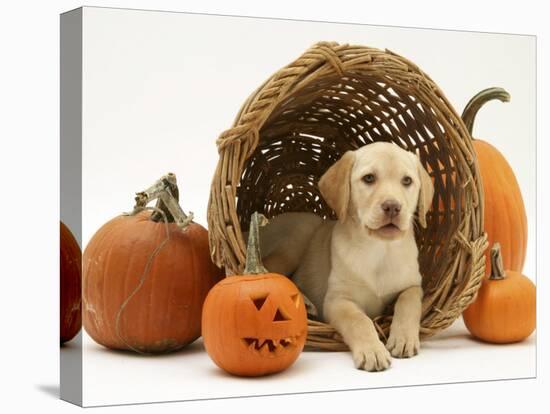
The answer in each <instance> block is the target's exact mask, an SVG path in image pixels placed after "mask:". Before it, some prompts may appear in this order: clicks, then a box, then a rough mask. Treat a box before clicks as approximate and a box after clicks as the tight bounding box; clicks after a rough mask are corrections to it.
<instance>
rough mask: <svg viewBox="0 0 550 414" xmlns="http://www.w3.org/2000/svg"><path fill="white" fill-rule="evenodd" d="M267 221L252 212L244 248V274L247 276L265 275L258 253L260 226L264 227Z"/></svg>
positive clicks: (259, 252)
mask: <svg viewBox="0 0 550 414" xmlns="http://www.w3.org/2000/svg"><path fill="white" fill-rule="evenodd" d="M266 224H267V219H266V218H265V216H264V215H263V214H258V212H257V211H256V212H254V213H253V214H252V217H251V218H250V229H249V231H248V244H247V247H246V265H245V268H244V273H245V274H247V275H259V274H262V273H267V269H266V268H265V267H264V265H263V263H262V254H261V251H260V229H259V228H260V226H265V225H266Z"/></svg>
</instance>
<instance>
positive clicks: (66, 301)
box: [59, 221, 82, 344]
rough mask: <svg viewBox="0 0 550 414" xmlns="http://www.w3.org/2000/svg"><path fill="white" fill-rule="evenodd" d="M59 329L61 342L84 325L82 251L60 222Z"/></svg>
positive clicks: (68, 339) (68, 338)
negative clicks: (82, 309)
mask: <svg viewBox="0 0 550 414" xmlns="http://www.w3.org/2000/svg"><path fill="white" fill-rule="evenodd" d="M59 250H60V254H59V279H60V283H59V285H60V295H59V299H60V300H59V308H60V309H59V331H60V337H61V338H60V339H61V343H62V344H63V343H65V342H67V341H70V340H71V339H73V338H74V337H75V336H76V334H77V333H78V332H79V331H80V328H81V327H82V316H81V315H82V313H81V302H82V251H81V250H80V246H79V245H78V242H77V241H76V239H75V238H74V236H73V234H72V233H71V231H70V230H69V229H68V227H67V226H65V224H64V223H63V222H61V221H60V222H59Z"/></svg>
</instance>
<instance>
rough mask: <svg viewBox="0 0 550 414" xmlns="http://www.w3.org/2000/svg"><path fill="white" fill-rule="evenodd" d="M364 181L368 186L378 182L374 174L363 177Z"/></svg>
mask: <svg viewBox="0 0 550 414" xmlns="http://www.w3.org/2000/svg"><path fill="white" fill-rule="evenodd" d="M363 181H364V182H366V183H367V184H373V183H374V182H375V181H376V177H375V176H374V174H367V175H365V176H364V177H363Z"/></svg>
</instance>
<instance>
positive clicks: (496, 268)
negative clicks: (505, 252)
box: [489, 242, 506, 280]
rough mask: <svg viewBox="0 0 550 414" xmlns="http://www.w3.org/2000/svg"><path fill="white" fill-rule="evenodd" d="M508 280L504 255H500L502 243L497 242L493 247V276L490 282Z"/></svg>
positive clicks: (490, 277)
mask: <svg viewBox="0 0 550 414" xmlns="http://www.w3.org/2000/svg"><path fill="white" fill-rule="evenodd" d="M505 278H506V272H505V271H504V263H503V262H502V254H501V253H500V243H498V242H496V243H495V244H493V247H491V275H490V276H489V279H490V280H502V279H505Z"/></svg>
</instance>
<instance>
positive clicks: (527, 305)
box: [462, 243, 536, 344]
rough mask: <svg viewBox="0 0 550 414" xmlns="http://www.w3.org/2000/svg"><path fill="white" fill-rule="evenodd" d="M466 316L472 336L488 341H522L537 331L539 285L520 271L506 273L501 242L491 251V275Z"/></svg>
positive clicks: (465, 320)
mask: <svg viewBox="0 0 550 414" xmlns="http://www.w3.org/2000/svg"><path fill="white" fill-rule="evenodd" d="M462 316H463V317H464V323H465V324H466V327H467V328H468V330H469V331H470V333H471V334H472V335H473V336H475V337H476V338H479V339H481V340H483V341H487V342H494V343H499V344H506V343H511V342H518V341H521V340H523V339H525V338H527V337H528V336H529V335H531V333H532V332H533V331H534V330H535V326H536V288H535V285H534V284H533V282H532V281H531V280H530V279H529V278H527V277H525V276H524V275H522V274H521V273H519V272H515V271H512V270H507V271H506V272H505V271H504V268H503V262H502V256H501V253H500V245H499V243H495V244H494V246H493V248H492V249H491V275H490V276H489V278H488V279H485V280H484V281H483V283H482V285H481V287H480V289H479V291H478V294H477V298H476V299H475V301H474V302H473V303H472V304H471V305H470V306H469V307H468V308H466V310H465V311H464V313H463V314H462Z"/></svg>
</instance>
